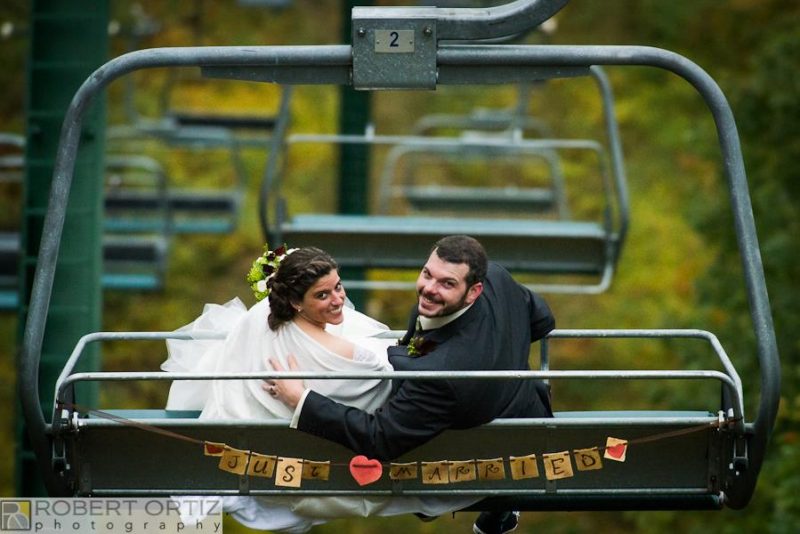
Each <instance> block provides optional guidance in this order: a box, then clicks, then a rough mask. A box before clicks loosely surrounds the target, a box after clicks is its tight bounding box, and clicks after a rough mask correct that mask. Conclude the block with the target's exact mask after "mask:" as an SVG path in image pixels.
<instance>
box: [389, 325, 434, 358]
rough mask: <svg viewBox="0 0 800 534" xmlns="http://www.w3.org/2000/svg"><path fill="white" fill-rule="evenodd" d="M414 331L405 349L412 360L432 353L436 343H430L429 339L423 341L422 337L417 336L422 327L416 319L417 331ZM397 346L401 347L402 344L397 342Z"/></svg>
mask: <svg viewBox="0 0 800 534" xmlns="http://www.w3.org/2000/svg"><path fill="white" fill-rule="evenodd" d="M416 331H417V333H415V334H414V336H413V337H412V338H411V339H409V340H408V345H407V347H408V355H409V356H411V357H412V358H417V357H419V356H425V355H426V354H428V353H429V352H430V351H432V350H433V349H434V348H436V342H435V341H432V340H430V339H425V338H424V337H422V335H421V334H419V332H421V331H422V326H421V324H420V322H419V319H417V330H416ZM397 344H398V345H402V344H403V343H401V342H400V341H398V342H397Z"/></svg>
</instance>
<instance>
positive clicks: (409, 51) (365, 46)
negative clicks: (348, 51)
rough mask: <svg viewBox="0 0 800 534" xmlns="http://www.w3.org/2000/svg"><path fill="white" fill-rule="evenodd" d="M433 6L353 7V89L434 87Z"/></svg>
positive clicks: (434, 18) (434, 16) (434, 31)
mask: <svg viewBox="0 0 800 534" xmlns="http://www.w3.org/2000/svg"><path fill="white" fill-rule="evenodd" d="M436 78H437V74H436V9H435V8H420V9H414V10H409V9H402V8H372V7H354V8H353V87H354V88H355V89H365V90H369V89H435V88H436Z"/></svg>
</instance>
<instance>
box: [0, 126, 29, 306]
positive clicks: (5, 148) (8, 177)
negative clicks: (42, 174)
mask: <svg viewBox="0 0 800 534" xmlns="http://www.w3.org/2000/svg"><path fill="white" fill-rule="evenodd" d="M24 149H25V138H24V137H22V136H21V135H17V134H12V133H0V187H1V188H2V189H3V191H4V192H7V193H8V196H7V197H6V198H5V199H4V200H5V201H6V202H16V200H12V199H18V198H21V191H20V190H19V188H20V186H21V184H22V173H23V167H24V163H23V160H24V155H23V151H24ZM10 208H11V206H8V207H7V208H6V214H9V213H13V210H11V209H10ZM6 224H8V227H6V226H5V225H6ZM18 224H19V222H18V221H11V220H8V221H5V217H4V226H3V227H2V228H0V310H15V309H16V308H17V305H18V304H19V287H18V278H19V273H18V269H19V232H17V230H16V229H17V228H18Z"/></svg>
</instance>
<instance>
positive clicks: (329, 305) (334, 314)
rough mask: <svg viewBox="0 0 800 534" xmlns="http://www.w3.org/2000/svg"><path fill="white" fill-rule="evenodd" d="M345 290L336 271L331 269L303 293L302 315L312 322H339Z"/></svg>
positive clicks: (340, 320) (341, 315)
mask: <svg viewBox="0 0 800 534" xmlns="http://www.w3.org/2000/svg"><path fill="white" fill-rule="evenodd" d="M344 301H345V292H344V287H342V281H341V279H340V278H339V272H338V271H335V270H334V271H331V272H330V273H328V274H326V275H325V276H323V277H322V278H320V279H319V280H317V281H316V283H314V285H312V286H311V287H310V288H308V291H306V294H305V295H303V303H302V306H301V309H302V310H303V312H302V316H303V317H304V318H305V319H307V320H309V321H311V322H312V323H314V324H317V325H321V326H322V327H323V328H324V327H325V323H330V324H340V323H341V322H342V321H343V320H344V315H343V314H342V307H343V306H344Z"/></svg>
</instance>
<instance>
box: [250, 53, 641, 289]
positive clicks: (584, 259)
mask: <svg viewBox="0 0 800 534" xmlns="http://www.w3.org/2000/svg"><path fill="white" fill-rule="evenodd" d="M590 72H591V73H592V75H593V76H594V77H595V79H596V80H597V81H598V83H599V84H600V87H601V89H602V91H601V92H602V96H603V105H604V111H605V119H606V130H607V134H608V139H609V141H608V144H609V148H608V149H606V148H605V147H604V145H603V144H601V143H599V142H597V141H594V140H590V139H526V138H519V137H518V136H512V137H508V136H504V135H500V136H497V137H495V136H490V135H487V134H473V135H464V136H460V137H457V138H448V137H442V136H437V137H427V136H387V135H376V134H374V132H372V131H371V130H370V131H367V132H366V133H365V134H364V135H314V134H294V135H290V136H288V137H287V140H286V149H285V150H284V151H282V153H286V152H287V151H288V150H289V149H291V148H292V147H293V146H296V145H300V144H311V143H329V144H343V143H351V144H364V145H368V146H369V147H375V146H379V145H384V146H391V147H392V148H391V149H390V150H389V152H388V155H387V156H386V160H385V163H384V172H383V176H382V180H381V186H380V193H381V199H380V213H381V214H380V215H336V214H325V215H321V214H291V213H289V211H290V210H289V209H288V208H287V206H286V203H285V201H284V200H283V196H282V193H281V188H283V187H287V184H286V182H287V181H288V180H289V178H288V177H287V176H288V174H289V172H288V169H287V168H286V160H287V158H286V157H284V158H283V163H284V168H283V169H282V170H278V169H279V167H278V165H272V166H271V167H269V168H271V169H273V170H274V172H272V173H271V174H268V175H267V178H266V182H265V183H266V186H265V187H264V190H262V199H261V206H260V209H261V210H262V224H264V225H265V228H264V232H265V235H266V236H267V240H268V241H269V242H271V243H283V242H286V243H288V244H290V246H307V245H315V246H319V247H321V248H323V249H325V250H327V251H329V252H330V253H331V254H332V255H333V256H334V257H335V258H337V261H338V262H339V264H340V265H342V266H344V267H358V268H366V269H369V268H379V269H417V268H418V267H419V262H420V258H423V257H424V256H425V254H426V253H427V251H428V249H429V248H430V245H431V243H433V242H435V241H436V239H438V238H440V237H442V236H445V235H448V234H454V233H465V234H469V235H472V236H474V237H476V238H477V239H479V240H480V241H481V242H482V243H483V244H484V246H485V247H486V249H487V253H488V254H489V256H490V257H491V258H493V259H494V260H495V261H497V262H498V263H500V264H502V265H503V266H505V267H506V268H508V269H509V270H511V271H515V272H520V273H534V274H542V275H566V276H571V277H579V279H578V281H575V282H570V283H539V284H531V285H530V287H532V288H534V289H536V290H539V291H542V292H567V293H599V292H602V291H604V290H605V289H607V288H608V287H609V285H610V283H611V280H612V277H613V272H614V268H615V266H616V263H617V259H618V258H619V254H620V251H621V249H622V246H623V243H624V241H625V236H626V235H627V226H628V194H627V183H626V177H625V170H624V164H623V159H622V149H621V144H620V140H619V134H618V131H617V125H616V120H615V118H614V112H613V98H612V95H611V91H610V86H609V85H608V83H607V80H606V78H605V76H604V75H603V73H602V71H600V70H599V69H595V68H593V69H592V70H591V71H590ZM576 151H588V152H589V153H591V154H594V156H595V157H596V160H597V162H596V169H597V170H596V174H594V177H596V178H594V179H596V180H597V187H596V189H597V191H599V193H598V194H600V195H602V204H603V208H602V212H601V214H600V215H599V218H598V219H596V220H576V219H573V218H569V217H568V216H567V215H568V208H567V202H566V199H565V192H564V187H563V178H562V176H561V171H560V168H559V161H558V158H559V157H561V158H564V157H568V156H565V155H564V154H572V153H574V152H576ZM279 153H281V152H278V151H275V152H271V153H270V157H271V158H272V157H277V155H278V154H279ZM420 154H438V155H441V156H445V155H446V156H448V157H450V158H457V160H458V162H459V163H464V162H465V161H467V160H469V159H477V158H483V159H484V160H487V161H491V158H499V157H501V156H512V155H513V156H515V157H518V158H522V157H526V158H531V157H536V158H540V159H542V160H544V161H545V162H546V164H547V165H548V167H549V172H550V174H551V177H550V183H549V185H548V187H547V188H546V189H544V188H516V189H515V188H508V187H506V186H504V185H503V182H502V179H503V177H498V176H495V175H493V174H491V173H490V174H489V176H486V177H485V180H486V182H485V183H486V184H487V185H484V186H481V187H471V188H470V187H462V186H450V187H441V186H431V185H416V184H410V185H409V184H407V183H406V184H401V185H399V186H394V185H393V180H394V177H393V174H394V171H395V170H396V168H397V164H398V162H399V160H400V159H401V158H403V157H408V156H411V155H420ZM411 179H416V178H409V180H411ZM584 185H585V184H584ZM571 193H572V194H581V193H580V192H578V193H576V192H575V191H571ZM398 197H401V198H403V199H404V201H405V202H407V203H408V204H410V205H411V206H415V207H417V208H421V207H428V208H430V209H429V210H426V211H424V212H422V210H419V211H420V212H421V213H415V214H413V215H411V216H401V215H386V213H387V212H389V209H390V205H391V204H392V202H394V200H396V199H397V198H398ZM270 201H271V202H272V203H273V205H274V209H273V210H272V211H271V213H272V214H273V216H272V217H270V209H269V204H270ZM459 205H460V208H461V209H458V208H459ZM478 206H482V209H480V210H478V209H477V207H478ZM512 209H513V210H514V212H515V213H514V215H515V217H509V216H508V215H507V214H508V212H510V211H511V210H512ZM543 210H550V211H554V212H555V217H553V216H550V217H549V218H548V217H543V216H542V211H543ZM480 212H492V213H485V214H484V215H483V216H482V214H481V213H480ZM521 214H525V215H526V216H522V215H521ZM346 285H347V286H348V287H351V288H355V287H366V288H384V289H406V288H409V287H411V286H412V285H413V284H412V283H409V282H401V281H398V280H385V279H384V280H365V281H362V280H348V281H346Z"/></svg>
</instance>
